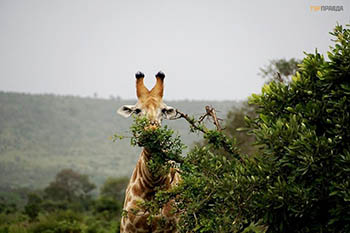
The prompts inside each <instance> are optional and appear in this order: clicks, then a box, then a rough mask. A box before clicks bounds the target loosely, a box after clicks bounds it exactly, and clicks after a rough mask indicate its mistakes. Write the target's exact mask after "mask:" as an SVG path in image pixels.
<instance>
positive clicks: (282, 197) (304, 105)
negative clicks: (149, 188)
mask: <svg viewBox="0 0 350 233" xmlns="http://www.w3.org/2000/svg"><path fill="white" fill-rule="evenodd" d="M332 35H334V36H335V37H336V39H335V41H336V44H335V46H334V47H333V48H331V51H330V52H329V53H328V58H329V60H325V59H324V57H323V56H322V55H320V54H319V53H317V51H316V53H315V54H306V57H305V58H304V59H303V61H302V63H301V64H300V70H299V72H297V73H296V74H295V76H294V77H293V78H292V81H291V82H290V83H288V82H287V83H285V82H276V81H272V82H270V83H269V84H266V85H265V86H264V87H263V89H262V94H260V95H253V96H252V97H251V99H250V103H252V104H255V105H256V106H257V113H258V115H257V117H255V118H254V117H253V118H248V119H247V123H248V127H250V128H252V129H253V130H252V131H251V133H252V134H253V135H254V136H255V137H256V140H257V144H258V146H259V147H260V149H259V151H258V152H257V153H256V154H255V155H254V156H249V157H247V156H245V155H241V154H240V153H238V152H237V151H238V150H236V149H235V147H236V145H235V144H234V143H233V142H232V141H231V140H230V139H229V138H228V137H227V136H225V134H223V133H222V132H219V131H215V130H208V129H207V128H206V127H205V126H204V125H202V124H201V122H199V121H195V120H194V119H190V120H189V123H190V124H191V128H192V130H193V131H201V132H203V133H204V138H205V139H206V140H207V142H208V144H207V145H206V146H203V147H200V146H197V147H196V148H194V149H193V150H192V151H191V153H189V154H188V155H187V156H186V157H184V158H183V161H182V162H180V165H179V166H180V169H181V175H182V183H181V184H180V185H179V186H178V187H176V188H174V189H173V190H170V191H159V192H158V193H157V194H156V197H155V199H154V200H153V201H151V202H150V203H148V204H147V205H148V206H149V207H150V208H149V210H150V211H154V213H157V211H158V208H160V207H161V206H162V205H163V204H164V203H165V202H167V201H168V200H169V199H175V200H176V205H175V206H174V209H175V211H177V212H178V213H179V215H180V221H179V224H178V228H179V230H180V231H181V232H266V231H267V232H349V231H350V224H349V223H350V208H349V204H350V203H349V202H350V186H349V180H350V172H349V171H350V170H349V167H350V144H349V141H350V140H349V139H350V138H349V135H350V132H349V130H350V125H349V124H350V109H349V108H350V100H349V98H350V97H349V95H350V80H349V78H350V46H349V45H350V30H349V29H346V28H345V29H344V28H342V27H341V26H337V27H336V28H335V30H334V32H333V33H332ZM167 130H168V129H166V128H165V129H159V130H158V131H157V132H156V135H155V136H154V138H155V139H157V135H160V134H167ZM159 133H160V134H159ZM140 138H141V137H139V136H137V137H134V140H136V142H138V140H139V139H140ZM147 143H148V146H150V144H152V143H154V145H151V146H152V147H154V148H155V147H158V150H162V144H161V143H159V141H157V140H153V141H148V142H147ZM176 146H179V145H176ZM222 149H224V150H225V153H220V151H221V150H222ZM163 151H167V150H163ZM224 154H225V155H224ZM228 155H231V156H228ZM162 156H167V154H166V153H164V154H162ZM172 157H174V156H172ZM168 159H170V158H168ZM163 160H164V158H163ZM154 161H155V163H156V162H157V158H156V159H155V160H154Z"/></svg>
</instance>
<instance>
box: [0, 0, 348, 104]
mask: <svg viewBox="0 0 350 233" xmlns="http://www.w3.org/2000/svg"><path fill="white" fill-rule="evenodd" d="M313 5H341V6H343V8H344V11H341V12H321V11H318V12H312V11H311V10H310V6H313ZM336 22H339V23H340V24H347V23H349V22H350V1H349V0H343V1H342V0H290V1H281V0H255V1H253V0H249V1H234V0H208V1H205V0H197V1H195V0H171V1H170V0H158V1H156V0H147V1H145V0H143V1H142V0H139V1H136V0H124V1H122V0H111V1H106V0H95V1H91V0H22V1H20V0H0V90H3V91H16V92H29V93H55V94H64V95H67V94H69V95H80V96H92V95H93V93H95V92H96V93H98V95H99V96H100V97H106V98H107V97H108V96H109V95H114V96H117V95H118V96H120V97H122V98H135V78H134V73H135V72H136V71H138V70H140V71H142V72H144V73H145V75H146V78H145V82H146V85H147V86H148V87H150V88H151V87H152V86H153V84H154V83H155V78H154V74H155V73H157V72H158V71H159V70H162V71H164V73H165V74H166V79H165V85H166V87H165V93H164V95H165V98H166V99H170V100H175V99H212V100H224V99H225V100H238V99H244V98H246V97H247V96H249V95H251V93H256V92H259V91H260V88H261V85H262V83H263V82H264V80H262V78H261V77H259V76H258V75H257V74H258V72H259V67H262V66H264V65H266V64H268V62H269V60H271V59H275V58H287V59H289V58H292V57H295V58H302V57H303V51H306V52H313V51H314V50H315V48H317V49H318V50H319V51H320V52H322V53H325V52H326V51H327V49H328V46H329V45H331V44H332V42H331V41H330V39H331V36H330V35H329V34H328V32H329V31H330V30H332V29H333V27H334V26H335V25H336Z"/></svg>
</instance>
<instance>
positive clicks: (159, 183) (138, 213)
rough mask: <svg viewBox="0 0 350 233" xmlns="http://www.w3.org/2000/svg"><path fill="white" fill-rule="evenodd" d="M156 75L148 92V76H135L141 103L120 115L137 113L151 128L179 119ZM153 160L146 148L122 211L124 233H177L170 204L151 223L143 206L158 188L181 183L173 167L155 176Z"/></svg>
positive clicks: (160, 76)
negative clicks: (151, 163)
mask: <svg viewBox="0 0 350 233" xmlns="http://www.w3.org/2000/svg"><path fill="white" fill-rule="evenodd" d="M155 76H156V79H157V81H156V84H155V86H154V87H153V88H152V89H151V90H149V89H148V88H147V87H146V86H145V85H144V82H143V79H144V77H145V75H144V74H143V73H141V72H137V73H136V74H135V77H136V94H137V99H138V101H137V103H136V104H135V105H124V106H122V107H120V108H119V109H118V111H117V112H118V113H119V114H120V115H122V116H124V117H129V116H131V115H133V114H134V115H136V116H143V117H146V118H147V119H148V121H149V122H150V127H151V128H157V127H159V126H160V125H161V122H162V120H163V119H164V118H166V119H172V118H174V117H175V116H176V110H175V109H174V108H173V107H170V106H167V105H166V104H165V103H164V102H163V92H164V78H165V74H164V73H163V72H158V73H157V74H156V75H155ZM151 158H152V151H149V150H148V149H145V148H143V150H142V152H141V154H140V157H139V159H138V161H137V163H136V167H135V169H134V171H133V173H132V176H131V178H130V181H129V184H128V187H127V189H126V192H125V201H124V207H123V209H124V211H126V214H125V215H123V216H122V219H121V225H120V232H121V233H141V232H157V233H160V232H164V233H174V232H177V230H176V223H177V216H176V215H174V213H173V211H172V203H171V202H169V203H167V204H166V205H164V207H163V209H162V210H161V215H159V216H155V217H154V218H153V220H152V223H151V224H149V223H148V221H147V218H148V217H149V213H148V212H147V211H146V210H144V209H143V207H142V206H141V205H140V203H142V202H143V201H148V200H151V199H152V198H153V197H154V194H155V190H156V189H157V188H159V187H162V188H164V189H170V188H172V187H173V186H174V185H177V184H178V182H179V181H180V175H179V173H178V172H177V170H176V169H174V168H171V169H170V170H169V172H168V173H167V174H165V175H163V176H162V177H154V176H153V175H152V173H151V171H150V169H149V168H148V161H149V160H150V159H151ZM161 218H162V219H163V220H164V219H165V220H166V221H165V222H166V224H164V223H163V224H159V220H160V219H161Z"/></svg>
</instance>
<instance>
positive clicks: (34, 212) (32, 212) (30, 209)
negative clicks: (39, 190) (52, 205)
mask: <svg viewBox="0 0 350 233" xmlns="http://www.w3.org/2000/svg"><path fill="white" fill-rule="evenodd" d="M41 203H42V199H41V197H40V196H39V195H38V194H36V193H29V194H28V201H27V205H25V206H24V213H25V214H26V215H28V216H29V218H30V219H31V220H32V221H33V220H34V219H36V217H38V215H39V212H40V209H41V207H40V205H41Z"/></svg>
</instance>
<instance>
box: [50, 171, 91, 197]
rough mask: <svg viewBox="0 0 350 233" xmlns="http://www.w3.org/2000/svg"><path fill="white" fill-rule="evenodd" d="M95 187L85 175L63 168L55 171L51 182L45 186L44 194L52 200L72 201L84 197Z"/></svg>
mask: <svg viewBox="0 0 350 233" xmlns="http://www.w3.org/2000/svg"><path fill="white" fill-rule="evenodd" d="M95 188H96V185H95V184H93V183H91V182H90V180H89V177H88V176H87V175H82V174H80V173H78V172H75V171H73V170H72V169H63V170H62V171H60V172H59V173H57V175H56V178H55V180H54V181H53V182H51V183H50V184H49V186H48V187H47V188H45V190H44V193H45V196H46V197H47V198H49V199H52V200H60V201H68V202H73V201H75V200H79V199H86V198H88V197H89V195H90V192H91V191H92V190H94V189H95Z"/></svg>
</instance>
